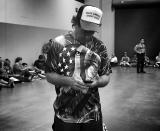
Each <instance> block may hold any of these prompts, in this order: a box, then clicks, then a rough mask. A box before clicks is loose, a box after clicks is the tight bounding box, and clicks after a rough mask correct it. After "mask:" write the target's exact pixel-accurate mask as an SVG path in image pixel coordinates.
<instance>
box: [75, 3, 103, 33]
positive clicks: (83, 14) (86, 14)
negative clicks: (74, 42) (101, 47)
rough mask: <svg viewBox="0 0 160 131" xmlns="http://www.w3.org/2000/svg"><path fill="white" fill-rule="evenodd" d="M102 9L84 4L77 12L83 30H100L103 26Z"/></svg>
mask: <svg viewBox="0 0 160 131" xmlns="http://www.w3.org/2000/svg"><path fill="white" fill-rule="evenodd" d="M102 14H103V12H102V10H100V9H99V8H97V7H94V6H91V5H83V6H81V7H80V8H79V10H78V12H77V18H78V20H79V25H80V26H81V28H82V29H83V30H87V31H95V32H98V31H99V29H100V26H101V19H102Z"/></svg>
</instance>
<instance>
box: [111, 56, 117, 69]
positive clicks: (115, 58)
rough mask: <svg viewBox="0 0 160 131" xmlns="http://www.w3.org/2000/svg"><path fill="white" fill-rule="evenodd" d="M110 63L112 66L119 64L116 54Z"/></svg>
mask: <svg viewBox="0 0 160 131" xmlns="http://www.w3.org/2000/svg"><path fill="white" fill-rule="evenodd" d="M110 64H111V66H112V67H113V66H116V65H117V64H118V59H117V57H116V56H115V55H114V54H112V55H111V58H110Z"/></svg>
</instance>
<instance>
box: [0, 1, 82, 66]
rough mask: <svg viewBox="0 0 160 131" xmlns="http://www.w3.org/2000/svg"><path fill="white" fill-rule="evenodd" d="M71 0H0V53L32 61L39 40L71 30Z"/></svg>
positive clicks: (42, 41) (34, 57)
mask: <svg viewBox="0 0 160 131" xmlns="http://www.w3.org/2000/svg"><path fill="white" fill-rule="evenodd" d="M80 5H82V4H81V3H79V2H76V1H74V0H69V1H67V2H66V0H0V56H2V57H3V58H9V59H11V61H12V63H13V61H14V59H15V57H17V56H22V57H23V59H24V61H26V62H27V63H29V64H32V63H33V61H34V60H35V59H36V58H37V57H38V55H39V53H40V48H41V46H42V44H43V43H44V42H46V41H48V40H49V39H50V38H51V37H52V38H54V37H55V36H57V35H59V34H64V33H66V32H67V31H68V30H71V18H72V16H73V15H74V14H75V13H76V12H75V8H79V6H80Z"/></svg>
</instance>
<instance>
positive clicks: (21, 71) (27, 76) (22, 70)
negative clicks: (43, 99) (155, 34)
mask: <svg viewBox="0 0 160 131" xmlns="http://www.w3.org/2000/svg"><path fill="white" fill-rule="evenodd" d="M13 72H14V74H16V75H17V76H18V78H19V79H20V81H22V82H30V81H32V78H33V76H34V75H33V74H32V73H30V72H29V68H28V67H24V66H23V65H22V57H17V58H16V59H15V63H14V65H13Z"/></svg>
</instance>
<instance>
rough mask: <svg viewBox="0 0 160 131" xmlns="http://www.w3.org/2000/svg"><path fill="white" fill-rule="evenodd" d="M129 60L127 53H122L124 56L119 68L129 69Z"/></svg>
mask: <svg viewBox="0 0 160 131" xmlns="http://www.w3.org/2000/svg"><path fill="white" fill-rule="evenodd" d="M129 62H130V58H129V57H128V56H127V52H124V56H123V57H122V58H121V61H120V66H124V67H126V66H127V67H129V66H130V63H129Z"/></svg>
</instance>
